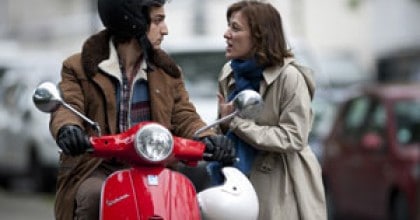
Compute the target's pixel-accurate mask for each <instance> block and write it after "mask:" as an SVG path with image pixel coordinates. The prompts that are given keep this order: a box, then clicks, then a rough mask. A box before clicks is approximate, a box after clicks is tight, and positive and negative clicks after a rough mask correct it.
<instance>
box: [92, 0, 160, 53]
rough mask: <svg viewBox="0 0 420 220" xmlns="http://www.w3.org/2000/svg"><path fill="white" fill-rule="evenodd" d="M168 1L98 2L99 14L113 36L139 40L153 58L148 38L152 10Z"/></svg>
mask: <svg viewBox="0 0 420 220" xmlns="http://www.w3.org/2000/svg"><path fill="white" fill-rule="evenodd" d="M165 2H166V0H98V12H99V17H100V19H101V21H102V24H103V25H104V26H105V27H106V28H107V29H108V30H109V31H110V32H111V34H112V35H115V36H118V37H121V38H131V37H134V38H137V40H138V41H139V43H140V45H141V46H142V47H143V49H144V50H146V56H151V54H150V53H152V48H151V47H152V46H151V44H150V42H149V41H148V39H147V37H146V32H147V30H148V27H149V25H150V15H149V12H150V8H151V7H160V6H162V5H164V4H165Z"/></svg>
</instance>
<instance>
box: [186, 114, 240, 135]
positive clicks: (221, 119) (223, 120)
mask: <svg viewBox="0 0 420 220" xmlns="http://www.w3.org/2000/svg"><path fill="white" fill-rule="evenodd" d="M238 114H239V111H238V110H236V111H234V112H232V113H230V114H229V115H227V116H225V117H223V118H220V119H219V120H216V121H215V122H213V123H211V124H208V125H206V126H204V127H202V128H200V129H198V130H197V131H196V132H195V133H194V136H193V137H194V138H198V136H199V135H200V134H201V133H203V132H204V131H206V130H208V129H210V128H212V127H214V126H216V125H218V124H221V123H223V122H225V121H227V120H229V119H231V118H233V117H234V116H236V115H238Z"/></svg>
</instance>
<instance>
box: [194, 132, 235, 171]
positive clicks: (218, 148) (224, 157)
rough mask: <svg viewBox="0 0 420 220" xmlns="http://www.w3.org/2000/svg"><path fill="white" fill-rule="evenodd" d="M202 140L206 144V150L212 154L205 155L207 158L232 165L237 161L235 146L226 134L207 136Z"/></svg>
mask: <svg viewBox="0 0 420 220" xmlns="http://www.w3.org/2000/svg"><path fill="white" fill-rule="evenodd" d="M201 141H202V142H203V143H204V144H206V150H205V151H204V152H205V153H207V154H209V155H210V156H208V157H205V158H204V159H205V160H209V161H220V162H221V163H223V164H224V165H231V164H233V162H234V161H235V156H236V152H235V146H234V144H233V142H232V141H231V140H230V139H229V138H227V137H226V136H223V135H215V136H207V137H204V138H202V139H201Z"/></svg>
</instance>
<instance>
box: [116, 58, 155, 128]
mask: <svg viewBox="0 0 420 220" xmlns="http://www.w3.org/2000/svg"><path fill="white" fill-rule="evenodd" d="M140 67H141V60H139V61H138V62H137V63H136V66H135V71H136V73H137V72H138V71H139V69H140ZM120 69H121V73H122V74H121V76H122V78H121V89H120V90H119V91H120V92H119V95H120V99H119V117H118V119H119V120H118V121H119V128H120V132H123V131H126V130H127V129H129V128H130V127H131V126H132V125H134V124H136V123H139V122H141V121H149V120H150V103H149V102H150V100H149V93H148V84H147V81H146V80H144V79H140V80H136V81H134V80H135V78H136V77H135V76H134V77H132V78H131V79H130V78H128V77H127V74H126V71H125V69H124V66H123V65H121V61H120ZM133 83H134V85H133Z"/></svg>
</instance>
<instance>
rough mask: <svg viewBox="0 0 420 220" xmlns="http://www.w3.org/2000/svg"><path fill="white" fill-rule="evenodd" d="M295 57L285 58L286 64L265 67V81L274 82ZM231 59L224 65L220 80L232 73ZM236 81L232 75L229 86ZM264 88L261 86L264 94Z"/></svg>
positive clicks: (267, 83)
mask: <svg viewBox="0 0 420 220" xmlns="http://www.w3.org/2000/svg"><path fill="white" fill-rule="evenodd" d="M294 61H295V59H294V58H285V59H284V64H283V66H278V65H276V66H272V67H268V68H266V69H264V71H263V77H264V81H265V83H266V85H267V86H268V85H270V84H272V83H273V82H274V80H275V79H276V78H277V77H278V76H279V75H280V74H281V73H282V72H283V71H284V69H286V67H287V66H288V65H289V64H290V63H292V62H294ZM230 63H231V61H229V62H228V63H227V64H225V66H224V67H223V70H222V74H221V76H220V81H223V80H225V79H226V78H227V77H228V76H230V75H231V74H232V68H231V66H230ZM234 83H235V79H234V78H233V77H231V79H230V80H229V81H228V86H229V87H230V86H232V85H233V84H234ZM264 88H266V87H263V86H261V87H260V92H261V93H262V94H264V90H265V89H264Z"/></svg>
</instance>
